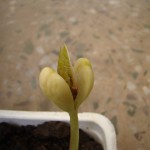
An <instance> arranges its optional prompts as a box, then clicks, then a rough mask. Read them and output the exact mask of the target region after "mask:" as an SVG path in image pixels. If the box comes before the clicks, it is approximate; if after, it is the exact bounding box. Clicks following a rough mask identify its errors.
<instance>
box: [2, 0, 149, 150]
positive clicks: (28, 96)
mask: <svg viewBox="0 0 150 150" xmlns="http://www.w3.org/2000/svg"><path fill="white" fill-rule="evenodd" d="M63 43H66V44H67V45H68V49H69V51H70V55H71V59H72V61H73V62H74V61H75V60H76V59H77V58H79V57H87V58H88V59H90V60H91V62H92V65H93V69H94V73H95V85H94V88H93V90H92V93H91V95H90V96H89V97H88V99H87V101H86V102H84V104H83V105H82V106H81V108H80V112H83V111H88V112H97V113H102V114H104V115H105V116H107V117H108V118H110V120H112V122H113V123H114V125H115V128H116V131H117V144H118V149H119V150H130V149H131V150H134V149H135V150H148V149H150V142H149V139H150V1H149V0H142V1H141V0H132V1H131V0H101V1H99V0H93V1H90V0H83V1H80V0H64V1H59V0H26V1H24V0H5V1H1V5H0V109H11V110H33V111H38V110H42V111H47V110H50V111H54V110H56V111H60V110H59V109H57V108H56V107H55V106H54V105H53V104H52V103H51V102H49V101H47V100H46V98H45V97H44V96H43V94H42V93H41V91H40V89H39V84H38V76H39V72H40V70H41V68H42V67H44V66H52V67H53V68H56V66H57V59H58V52H59V48H60V46H62V45H63Z"/></svg>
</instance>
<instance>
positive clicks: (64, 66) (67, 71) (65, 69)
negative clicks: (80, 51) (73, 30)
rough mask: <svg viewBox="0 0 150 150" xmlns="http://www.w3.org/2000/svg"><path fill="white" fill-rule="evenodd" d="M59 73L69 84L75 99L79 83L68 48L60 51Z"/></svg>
mask: <svg viewBox="0 0 150 150" xmlns="http://www.w3.org/2000/svg"><path fill="white" fill-rule="evenodd" d="M57 72H58V74H59V75H60V76H61V77H62V78H63V79H64V80H65V81H66V82H67V84H68V85H69V87H70V90H71V92H72V95H73V98H74V99H75V98H76V96H77V90H78V87H77V81H76V76H75V73H74V70H73V67H72V64H71V61H70V58H69V55H68V51H67V47H66V46H64V47H63V48H61V49H60V53H59V59H58V66H57Z"/></svg>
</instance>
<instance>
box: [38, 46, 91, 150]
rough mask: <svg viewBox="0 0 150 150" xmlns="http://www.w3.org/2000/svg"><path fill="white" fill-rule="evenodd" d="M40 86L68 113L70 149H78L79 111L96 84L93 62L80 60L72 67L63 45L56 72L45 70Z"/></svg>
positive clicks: (40, 77) (49, 97)
mask: <svg viewBox="0 0 150 150" xmlns="http://www.w3.org/2000/svg"><path fill="white" fill-rule="evenodd" d="M39 83H40V87H41V89H42V91H43V93H44V94H45V95H46V96H47V98H48V99H49V100H51V101H52V102H53V103H55V104H56V105H57V106H58V107H59V108H60V109H62V110H63V111H66V112H68V114H69V116H70V146H69V150H78V147H79V125H78V109H79V106H80V105H81V103H82V102H83V101H84V100H85V99H86V98H87V96H88V95H89V93H90V91H91V89H92V87H93V83H94V74H93V70H92V66H91V63H90V61H89V60H88V59H86V58H79V59H78V60H77V61H76V62H75V64H74V66H72V64H71V61H70V58H69V55H68V50H67V47H66V46H64V47H63V48H61V49H60V53H59V59H58V66H57V71H55V70H54V69H52V68H50V67H45V68H43V69H42V71H41V73H40V76H39Z"/></svg>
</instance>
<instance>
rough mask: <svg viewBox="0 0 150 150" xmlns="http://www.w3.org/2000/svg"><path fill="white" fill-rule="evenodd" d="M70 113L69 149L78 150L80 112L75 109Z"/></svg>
mask: <svg viewBox="0 0 150 150" xmlns="http://www.w3.org/2000/svg"><path fill="white" fill-rule="evenodd" d="M69 115H70V147H69V150H78V147H79V123H78V112H77V111H76V110H73V111H72V112H70V113H69Z"/></svg>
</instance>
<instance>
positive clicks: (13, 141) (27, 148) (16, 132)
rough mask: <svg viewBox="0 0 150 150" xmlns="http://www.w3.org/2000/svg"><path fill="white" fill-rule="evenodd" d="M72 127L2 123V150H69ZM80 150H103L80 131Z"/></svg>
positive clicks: (0, 142)
mask: <svg viewBox="0 0 150 150" xmlns="http://www.w3.org/2000/svg"><path fill="white" fill-rule="evenodd" d="M69 138H70V127H69V124H67V123H63V122H58V121H57V122H56V121H55V122H45V123H43V124H40V125H38V126H33V125H27V126H18V125H15V124H8V123H4V122H3V123H0V150H69ZM79 150H103V148H102V146H101V145H100V144H99V143H97V142H96V141H94V139H93V138H91V137H90V136H89V135H87V134H86V133H85V132H84V131H82V130H80V141H79Z"/></svg>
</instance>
